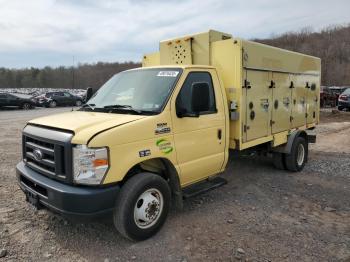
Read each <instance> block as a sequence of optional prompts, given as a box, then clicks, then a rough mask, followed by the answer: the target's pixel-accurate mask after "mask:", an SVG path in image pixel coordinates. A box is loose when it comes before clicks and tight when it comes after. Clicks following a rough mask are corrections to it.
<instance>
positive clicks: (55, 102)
mask: <svg viewBox="0 0 350 262" xmlns="http://www.w3.org/2000/svg"><path fill="white" fill-rule="evenodd" d="M34 100H35V103H36V105H38V106H44V107H56V106H81V105H82V103H83V100H82V98H81V97H79V96H75V95H72V94H71V93H69V92H47V93H44V94H42V95H39V96H36V97H35V98H34Z"/></svg>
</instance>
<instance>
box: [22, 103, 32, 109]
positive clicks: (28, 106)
mask: <svg viewBox="0 0 350 262" xmlns="http://www.w3.org/2000/svg"><path fill="white" fill-rule="evenodd" d="M31 107H32V106H31V105H30V104H29V103H23V104H22V109H23V110H29V109H30V108H31Z"/></svg>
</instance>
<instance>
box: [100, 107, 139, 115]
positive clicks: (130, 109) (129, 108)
mask: <svg viewBox="0 0 350 262" xmlns="http://www.w3.org/2000/svg"><path fill="white" fill-rule="evenodd" d="M103 108H105V109H111V110H114V109H116V110H124V111H131V112H134V113H137V114H141V113H142V112H143V111H142V110H137V109H135V108H133V107H132V106H130V105H108V106H104V107H103Z"/></svg>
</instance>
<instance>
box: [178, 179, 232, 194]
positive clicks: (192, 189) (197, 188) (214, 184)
mask: <svg viewBox="0 0 350 262" xmlns="http://www.w3.org/2000/svg"><path fill="white" fill-rule="evenodd" d="M225 184H227V180H226V179H224V178H222V177H215V178H212V179H209V180H204V181H201V182H198V183H196V184H193V185H190V186H188V187H185V188H184V189H183V191H182V195H183V198H185V199H186V198H189V197H193V196H196V195H199V194H202V193H204V192H207V191H209V190H212V189H215V188H218V187H220V186H223V185H225Z"/></svg>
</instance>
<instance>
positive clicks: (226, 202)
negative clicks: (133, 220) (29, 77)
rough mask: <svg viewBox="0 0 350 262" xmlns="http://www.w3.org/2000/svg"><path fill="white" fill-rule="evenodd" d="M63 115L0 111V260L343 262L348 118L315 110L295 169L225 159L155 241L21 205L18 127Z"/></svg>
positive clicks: (348, 193)
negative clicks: (312, 137) (216, 176)
mask: <svg viewBox="0 0 350 262" xmlns="http://www.w3.org/2000/svg"><path fill="white" fill-rule="evenodd" d="M68 110H70V109H68V108H57V109H35V110H31V111H19V110H8V111H0V145H1V146H0V179H1V183H0V257H2V258H0V261H1V262H2V261H17V260H25V261H47V260H50V261H350V202H349V199H350V154H349V152H348V151H347V150H348V149H349V148H350V142H349V136H350V113H347V112H342V113H339V114H332V113H331V112H328V111H327V112H322V114H321V121H322V123H321V124H320V125H319V128H317V129H316V130H317V133H318V143H317V144H316V145H315V146H312V147H311V151H310V156H309V162H308V163H307V165H306V167H305V169H304V170H303V171H302V172H300V173H297V174H292V173H289V172H286V171H280V170H276V169H274V168H273V167H272V164H271V161H270V159H268V158H266V157H258V156H254V155H251V156H239V155H236V154H232V155H231V157H230V158H231V159H230V161H229V165H228V167H227V170H226V171H225V173H224V174H223V177H225V178H226V179H227V180H228V182H229V183H228V184H227V185H225V186H223V187H221V188H218V189H216V190H214V191H211V192H208V193H206V194H203V195H200V196H197V197H194V198H191V199H188V200H186V201H185V203H184V210H183V211H182V212H175V211H172V212H171V213H170V215H169V217H168V220H167V222H166V224H165V225H164V227H163V228H162V230H161V231H160V232H159V233H158V234H157V235H156V236H155V237H153V238H151V239H149V240H146V241H143V242H139V243H135V242H130V241H128V240H126V239H124V238H122V237H121V236H120V235H119V234H118V233H117V232H116V231H115V229H114V227H113V225H112V222H111V221H110V219H109V218H106V219H104V220H100V221H96V222H89V223H88V222H86V223H72V222H69V221H66V220H64V219H63V218H62V217H60V216H56V215H53V214H52V213H50V212H48V211H46V210H40V211H36V210H34V209H32V208H31V207H30V206H29V205H28V204H27V203H26V202H25V201H24V195H23V193H22V192H21V191H20V189H19V188H18V186H17V184H16V180H15V165H16V163H17V162H18V161H19V160H20V157H21V156H20V147H21V145H20V143H21V139H20V137H21V129H22V128H23V126H24V125H25V122H26V121H27V120H29V119H31V118H34V117H38V116H41V115H47V114H53V113H57V112H62V111H68ZM335 122H336V124H335ZM338 134H340V135H338ZM329 145H332V147H330V146H329ZM344 148H345V150H343V149H344ZM338 149H340V150H338ZM344 152H345V153H344Z"/></svg>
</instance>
